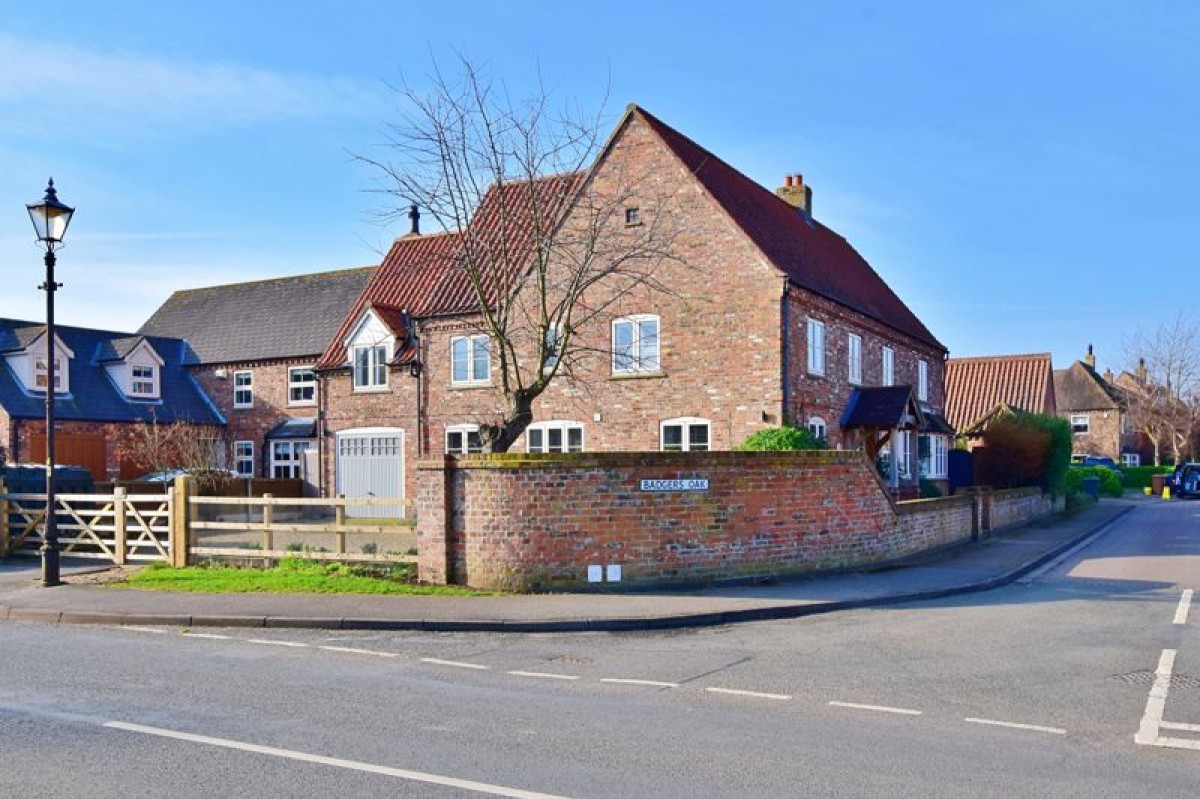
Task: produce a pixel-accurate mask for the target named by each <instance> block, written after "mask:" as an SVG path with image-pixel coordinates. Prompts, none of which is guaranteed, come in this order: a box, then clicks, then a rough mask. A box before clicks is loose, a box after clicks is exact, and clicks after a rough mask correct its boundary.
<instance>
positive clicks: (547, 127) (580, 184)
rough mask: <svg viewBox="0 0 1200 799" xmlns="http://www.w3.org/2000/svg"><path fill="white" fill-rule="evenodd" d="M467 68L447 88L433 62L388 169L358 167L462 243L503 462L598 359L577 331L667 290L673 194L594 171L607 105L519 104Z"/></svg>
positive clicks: (491, 436)
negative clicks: (493, 388)
mask: <svg viewBox="0 0 1200 799" xmlns="http://www.w3.org/2000/svg"><path fill="white" fill-rule="evenodd" d="M457 66H458V74H456V75H454V76H452V77H450V76H447V75H446V74H445V73H443V72H442V71H441V69H440V68H439V67H438V66H437V65H436V64H435V65H434V69H433V73H432V75H430V76H429V81H430V84H429V85H430V88H429V89H427V90H424V91H421V90H417V89H415V88H413V87H411V86H408V85H404V86H401V87H400V88H399V89H398V94H399V95H400V97H401V98H402V102H403V106H404V111H403V114H402V121H401V122H399V123H397V124H394V125H391V126H390V127H389V136H388V141H387V143H386V145H385V146H386V157H384V158H368V157H363V156H357V157H358V159H359V160H360V161H363V162H365V163H367V164H370V165H371V166H373V167H375V168H376V169H377V170H378V173H379V174H380V175H381V178H382V182H381V188H380V189H379V190H380V191H382V192H384V193H385V194H387V195H388V196H389V197H390V198H391V199H390V202H389V205H390V206H391V208H390V210H389V211H388V212H387V213H386V216H389V217H391V218H396V217H399V216H401V215H402V214H405V213H407V212H408V210H409V207H410V206H417V207H419V208H420V209H423V210H424V211H426V212H427V213H428V215H429V216H431V217H432V218H433V220H434V222H435V223H436V225H437V226H438V227H440V228H442V229H443V230H445V231H453V232H457V236H458V243H457V246H456V248H455V251H454V254H453V255H452V256H451V259H452V263H450V264H449V265H447V267H446V268H448V269H450V270H453V271H454V272H455V275H456V277H457V279H458V281H459V285H460V286H461V287H462V291H463V293H464V294H466V295H469V301H468V305H469V307H468V308H466V309H464V313H465V314H466V315H467V316H468V317H469V318H471V319H472V320H473V321H471V323H470V324H472V325H474V326H475V327H476V329H477V330H478V331H479V332H481V333H486V334H487V335H488V336H489V342H490V350H489V357H490V358H491V360H492V362H493V364H494V368H495V374H496V377H495V378H494V379H495V381H496V383H497V385H498V388H499V391H500V393H501V395H502V397H503V409H502V410H499V411H498V412H497V414H496V417H495V418H492V419H485V420H481V424H480V435H481V438H482V440H483V443H484V447H485V448H486V449H488V450H490V451H492V452H504V451H507V450H508V449H509V447H511V446H512V445H513V443H515V441H516V440H517V439H518V438H519V437H520V435H521V434H522V433H523V432H524V430H525V428H526V427H527V426H528V425H529V424H530V423H531V422H532V421H533V403H534V401H535V400H536V399H537V398H538V397H539V396H541V395H542V394H543V392H545V391H546V389H547V387H549V385H550V384H551V383H552V381H554V380H555V379H558V378H560V377H561V376H566V377H568V378H570V377H571V376H572V375H573V374H575V372H576V369H577V367H578V366H579V364H580V363H581V362H583V361H584V360H585V359H586V358H587V357H588V356H589V355H592V356H594V355H595V354H596V350H597V349H598V345H597V344H596V337H592V341H591V343H587V341H588V337H587V336H586V335H585V336H578V335H577V333H578V331H580V330H586V329H587V327H588V325H589V324H593V323H595V322H597V321H598V317H601V315H602V314H604V312H605V310H606V309H608V308H609V307H610V306H611V304H612V303H614V302H616V301H618V300H619V299H620V298H621V297H623V296H626V295H627V294H628V293H629V292H631V291H633V290H635V289H637V288H646V289H649V290H653V291H663V290H665V289H664V287H663V286H662V285H660V284H659V283H658V282H657V281H656V280H655V278H654V275H655V271H656V270H657V268H658V267H659V265H660V264H661V262H662V261H663V260H664V259H666V258H669V257H671V256H670V248H671V242H672V239H673V232H672V229H671V225H672V220H673V218H674V217H673V215H672V214H670V213H668V212H667V208H668V205H669V204H670V202H671V200H672V197H673V190H672V191H671V192H668V193H667V194H665V195H664V194H663V190H662V188H661V187H660V185H661V184H660V183H659V182H658V181H654V180H652V176H651V175H648V174H639V173H637V172H636V170H635V169H633V168H631V167H630V166H629V165H628V164H617V163H613V162H605V163H604V166H603V169H602V170H601V169H600V168H599V167H598V164H597V156H598V155H599V154H600V153H601V152H602V151H603V148H604V146H605V139H604V135H603V131H604V128H603V127H602V121H603V119H604V113H603V108H602V107H601V108H600V109H598V110H597V111H595V112H594V113H587V112H585V111H582V110H580V109H579V108H578V107H577V106H572V105H566V106H563V107H558V106H556V105H555V104H554V103H553V102H552V100H551V97H550V96H549V94H548V93H547V92H546V91H545V89H544V88H542V87H541V86H540V85H539V88H538V90H537V91H536V92H535V93H534V94H533V95H532V96H531V97H528V98H525V99H521V100H514V99H512V98H511V97H510V96H509V95H508V93H507V92H506V91H505V89H504V88H503V87H502V86H499V85H497V84H494V83H493V82H492V81H491V80H490V79H489V78H488V77H487V75H485V74H484V73H483V72H482V71H481V70H480V69H478V68H477V67H476V66H475V65H473V64H472V63H470V62H469V61H468V60H466V59H460V60H459V62H458V65H457ZM417 321H418V323H419V322H420V320H419V319H418V320H417Z"/></svg>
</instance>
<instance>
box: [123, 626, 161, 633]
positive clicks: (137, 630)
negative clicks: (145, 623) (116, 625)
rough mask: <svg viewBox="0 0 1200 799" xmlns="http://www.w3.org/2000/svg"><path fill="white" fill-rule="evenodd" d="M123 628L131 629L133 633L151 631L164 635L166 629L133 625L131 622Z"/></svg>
mask: <svg viewBox="0 0 1200 799" xmlns="http://www.w3.org/2000/svg"><path fill="white" fill-rule="evenodd" d="M121 629H123V630H132V631H133V632H135V633H153V634H154V635H166V634H167V631H166V630H160V629H158V628H157V627H135V626H133V625H132V624H130V625H126V626H125V627H122V628H121Z"/></svg>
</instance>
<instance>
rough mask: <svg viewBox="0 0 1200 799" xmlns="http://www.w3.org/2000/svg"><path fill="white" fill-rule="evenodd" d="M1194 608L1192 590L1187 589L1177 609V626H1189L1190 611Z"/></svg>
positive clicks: (1181, 596)
mask: <svg viewBox="0 0 1200 799" xmlns="http://www.w3.org/2000/svg"><path fill="white" fill-rule="evenodd" d="M1191 607H1192V589H1190V588H1185V589H1184V591H1183V594H1182V595H1180V597H1179V605H1178V606H1177V607H1176V608H1175V621H1174V623H1175V624H1187V618H1188V610H1189V609H1190V608H1191Z"/></svg>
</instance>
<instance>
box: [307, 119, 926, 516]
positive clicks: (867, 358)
mask: <svg viewBox="0 0 1200 799" xmlns="http://www.w3.org/2000/svg"><path fill="white" fill-rule="evenodd" d="M622 171H636V172H638V173H641V174H649V175H653V176H654V183H655V185H658V186H667V187H670V188H671V202H670V203H669V204H668V205H663V206H661V207H660V206H656V208H659V210H660V212H661V213H664V214H671V215H673V220H674V221H675V222H676V223H677V229H678V230H680V231H681V233H680V234H679V235H678V236H676V237H675V238H674V239H673V241H672V243H671V248H672V256H673V257H671V258H669V259H667V260H666V261H664V262H663V263H662V264H661V266H660V267H659V271H658V272H656V273H655V278H656V280H657V281H659V282H660V283H662V284H664V285H667V286H670V287H671V289H672V290H671V291H670V292H656V291H652V290H650V289H648V288H646V287H644V286H639V287H636V288H635V289H634V290H632V291H630V292H628V293H625V294H610V295H607V296H604V297H603V302H602V303H599V304H602V305H603V306H604V307H605V312H606V317H605V318H603V319H602V320H600V321H599V322H597V323H594V324H591V325H590V326H588V327H587V328H586V329H584V328H581V329H579V330H578V331H576V332H575V335H576V337H577V339H578V340H579V341H581V342H582V344H583V348H584V350H585V351H587V352H592V353H594V355H593V356H592V357H590V358H583V359H581V360H580V362H579V363H577V364H574V368H573V369H572V370H571V372H570V373H569V374H560V376H559V377H558V378H556V379H555V380H554V381H553V382H552V383H551V385H550V386H549V388H548V389H547V390H546V392H545V393H544V394H542V395H541V396H540V397H539V398H538V399H537V400H536V402H535V406H534V422H533V423H532V424H531V425H530V426H529V427H528V428H527V429H526V431H525V433H524V434H523V435H522V437H521V439H520V440H519V441H518V442H517V443H516V445H515V446H514V448H513V449H514V451H528V452H562V451H628V450H643V451H644V450H660V449H661V450H689V449H692V450H708V449H730V448H731V447H733V446H734V445H736V444H738V443H740V442H741V441H742V440H744V439H745V438H746V437H747V436H748V435H749V434H751V433H753V432H754V431H756V430H759V429H762V428H764V427H768V426H774V425H779V424H781V423H790V424H796V425H802V426H807V427H809V428H810V429H812V430H813V431H814V432H816V433H817V434H818V435H821V436H822V437H824V438H826V439H827V440H828V442H829V443H830V445H831V446H834V447H844V448H856V447H858V446H860V444H861V438H860V432H859V431H858V430H857V429H855V430H843V429H842V428H841V426H840V425H839V420H840V419H841V417H842V413H843V410H844V409H845V408H846V406H847V404H848V402H849V401H850V399H851V397H852V396H853V395H854V392H855V391H856V390H860V389H866V388H869V387H872V386H893V385H894V386H910V387H911V388H912V392H911V393H912V397H913V398H914V402H916V403H918V404H919V407H920V408H921V409H923V410H922V417H923V418H926V417H927V418H929V419H940V416H941V409H942V407H943V391H942V387H943V379H942V378H943V362H944V359H945V357H946V348H945V347H944V346H943V345H942V344H941V343H940V342H939V341H938V340H937V339H936V338H935V337H934V336H933V335H932V334H931V333H930V332H929V330H928V329H927V328H926V327H925V325H924V324H922V323H921V321H920V320H919V319H918V318H917V317H916V316H915V315H914V314H913V313H912V312H911V311H910V310H909V309H908V307H907V306H905V305H904V303H903V302H902V301H901V300H900V299H899V298H898V297H897V296H896V295H895V293H894V292H892V290H891V289H890V288H889V287H888V286H887V284H886V283H885V282H884V281H883V279H882V278H881V277H880V276H879V275H878V273H876V272H875V270H874V269H872V267H871V266H870V265H869V264H868V263H867V262H866V261H865V260H864V259H863V258H862V256H861V255H859V253H858V252H856V251H855V250H854V248H853V247H852V246H851V245H850V244H849V243H848V242H847V241H846V240H845V239H844V238H842V237H841V236H839V235H838V234H837V233H835V232H834V231H832V230H830V229H829V228H827V227H825V226H824V225H822V224H821V223H820V222H819V221H817V220H816V219H815V218H814V216H813V212H812V192H811V189H810V188H809V187H808V186H806V185H804V183H803V180H802V179H801V178H800V177H799V176H798V175H796V176H789V177H788V178H787V179H786V181H785V185H784V186H783V187H782V188H780V189H779V190H778V191H777V192H772V191H770V190H768V189H765V188H764V187H762V186H760V185H759V184H757V183H755V182H754V181H752V180H750V179H749V178H747V177H746V176H745V175H743V174H742V173H740V172H738V171H737V170H736V169H734V168H733V167H732V166H730V165H729V164H727V163H725V162H724V161H722V160H721V159H720V158H718V157H717V156H715V155H713V154H712V153H710V152H709V151H707V150H705V149H704V148H702V147H700V146H699V145H698V144H696V143H695V142H693V141H692V140H690V139H688V138H687V137H686V136H684V135H683V134H681V133H679V132H678V131H675V130H674V129H672V128H670V127H669V126H667V125H666V124H665V123H663V122H661V121H660V120H658V119H657V118H655V117H654V116H652V115H651V114H649V113H648V112H646V111H644V110H643V109H641V108H639V107H637V106H630V107H629V109H628V110H627V112H626V114H625V115H624V117H623V118H622V119H621V121H620V122H619V123H618V125H617V127H616V129H615V131H614V132H613V134H612V135H611V137H610V139H609V140H608V143H607V144H606V146H605V148H604V149H603V150H602V152H601V153H600V155H599V156H598V158H597V160H596V162H595V163H594V164H593V166H592V167H591V168H590V169H589V170H588V171H587V172H586V173H585V174H577V175H558V176H552V177H548V178H544V179H541V180H539V181H536V182H535V183H532V184H531V183H508V184H505V185H504V186H503V187H500V188H497V187H493V189H492V190H491V191H490V192H489V193H488V194H487V195H486V196H485V197H484V199H483V202H482V203H481V205H480V207H479V208H478V209H477V211H476V213H475V215H474V216H473V218H472V219H471V221H470V223H469V224H470V227H469V228H468V231H469V232H470V231H472V228H474V226H480V227H481V228H486V227H488V226H491V225H494V218H495V208H496V207H498V206H501V205H504V204H505V202H506V200H505V197H506V195H505V192H512V191H520V192H526V193H528V192H530V191H536V192H538V193H540V194H542V195H545V196H546V197H547V198H548V201H547V203H546V204H544V205H543V208H546V207H553V208H561V209H562V211H561V213H562V218H563V222H562V224H564V225H570V224H571V223H572V213H573V206H572V200H573V198H574V197H576V196H577V195H576V192H578V191H579V190H580V189H579V187H580V186H581V185H585V184H587V183H588V182H589V181H594V182H595V184H596V185H600V186H603V185H605V181H609V182H613V181H615V180H616V179H617V178H616V176H617V175H618V173H621V172H622ZM647 204H648V203H647ZM645 209H646V205H641V206H640V207H639V202H638V198H637V197H632V198H630V201H629V206H628V207H627V208H626V209H625V221H626V223H627V224H626V229H625V230H624V231H620V230H618V231H615V232H614V233H613V235H615V236H620V235H633V234H634V233H635V231H631V230H629V228H631V227H635V226H637V225H640V224H641V221H639V218H638V215H639V212H644V211H645ZM631 220H632V221H631ZM519 227H520V226H510V228H514V229H515V228H519ZM463 235H464V234H463V233H462V232H448V233H439V234H433V235H419V234H416V233H415V231H414V233H412V234H409V235H407V236H404V237H401V238H399V239H397V240H396V242H395V243H394V244H393V246H392V247H391V250H390V251H389V253H388V254H387V257H386V258H385V259H384V261H383V264H382V265H381V267H380V269H379V270H378V272H376V273H375V275H374V276H373V277H372V279H371V280H370V282H369V283H368V284H367V286H366V288H365V289H364V291H363V293H362V295H361V296H360V297H359V298H358V300H357V302H355V303H354V304H353V305H352V307H350V308H349V312H348V313H347V314H346V315H345V318H344V320H343V321H342V324H341V326H340V328H339V329H338V331H337V333H336V335H334V336H332V337H331V339H330V340H329V342H328V346H327V348H326V349H325V353H324V355H323V356H322V357H321V359H320V361H319V362H318V364H317V374H318V377H319V382H320V385H321V390H320V392H319V396H320V406H319V422H318V426H319V437H320V440H321V450H322V452H323V459H324V464H325V465H324V475H323V476H324V484H325V490H326V491H337V492H340V493H346V494H347V495H348V496H359V495H364V494H367V493H374V494H377V495H396V494H398V493H399V494H404V493H408V494H411V493H412V492H413V487H414V474H415V473H414V470H413V469H411V468H410V466H409V465H408V464H411V462H412V461H413V460H414V459H415V458H418V457H421V456H424V455H430V454H441V453H465V452H472V451H478V450H479V447H480V442H479V435H478V429H479V427H478V426H479V424H480V422H481V421H490V420H493V419H495V418H496V416H497V414H498V412H499V411H500V409H501V403H502V401H503V397H502V396H501V394H500V392H499V391H497V387H496V385H495V374H496V367H495V354H494V352H493V348H492V346H491V343H490V341H489V340H488V337H487V335H486V334H484V333H482V332H481V330H480V325H479V322H478V313H477V312H476V311H475V310H474V299H473V296H472V294H471V293H470V291H469V290H468V289H467V287H466V284H465V283H464V278H463V276H462V270H461V269H457V268H456V267H455V263H456V259H457V258H458V257H459V248H460V247H462V246H463V244H462V240H463ZM511 235H512V236H513V241H512V242H511V243H510V246H511V247H512V248H513V249H517V248H520V247H526V248H528V247H529V246H531V245H530V242H528V241H527V240H523V237H522V235H521V233H520V231H519V230H514V231H513V232H512V233H511ZM501 277H502V278H503V277H504V276H501ZM511 277H512V276H508V279H511ZM900 407H903V404H901V406H900ZM947 432H948V428H946V427H944V422H943V424H942V426H939V427H937V428H936V432H934V431H925V433H924V434H923V433H922V432H921V431H918V430H916V429H911V430H910V429H905V430H897V431H896V432H895V435H894V436H892V437H891V440H890V441H888V443H887V445H886V447H887V448H888V451H889V453H890V455H891V457H890V458H889V462H890V463H894V464H897V466H896V467H895V475H893V477H894V478H895V481H896V482H897V484H899V483H900V482H903V483H904V484H905V485H908V484H911V485H913V486H915V482H916V477H917V474H918V472H919V471H921V469H920V468H919V466H918V463H917V461H918V454H919V453H923V454H925V455H926V458H925V463H924V464H923V466H924V468H923V471H924V472H925V473H926V474H927V475H928V476H930V477H931V478H934V479H940V478H941V477H943V476H944V474H945V455H946V451H947V449H948V445H949V438H948V436H947ZM918 436H920V438H921V439H922V440H923V446H918V443H917V442H918ZM898 487H899V485H898ZM914 490H915V488H914Z"/></svg>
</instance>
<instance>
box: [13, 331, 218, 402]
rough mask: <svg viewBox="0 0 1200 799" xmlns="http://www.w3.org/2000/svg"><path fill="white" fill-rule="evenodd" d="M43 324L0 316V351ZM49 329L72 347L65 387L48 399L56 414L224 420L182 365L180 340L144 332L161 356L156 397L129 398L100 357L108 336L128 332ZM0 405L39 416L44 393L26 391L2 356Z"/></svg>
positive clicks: (184, 351) (110, 347)
mask: <svg viewBox="0 0 1200 799" xmlns="http://www.w3.org/2000/svg"><path fill="white" fill-rule="evenodd" d="M45 330H46V326H45V325H44V324H40V323H37V322H23V321H19V320H15V319H0V352H12V351H16V350H20V349H24V348H25V346H27V345H28V344H29V343H31V342H33V341H34V340H36V339H37V338H38V337H39V336H41V335H42V334H43V333H44V332H45ZM55 332H56V334H57V335H58V338H59V340H60V341H62V343H63V344H65V345H66V346H67V347H68V348H70V350H71V351H72V352H74V353H75V357H74V358H72V359H71V361H70V364H69V366H68V386H69V388H70V392H69V393H67V394H60V395H58V398H57V400H56V401H55V404H54V408H55V415H56V418H58V419H61V420H71V421H92V422H135V421H150V420H151V419H156V420H157V421H159V422H176V421H182V422H192V423H195V424H210V425H224V424H225V420H224V419H223V418H222V417H221V415H220V413H218V412H217V410H216V408H214V407H213V406H212V404H211V403H210V402H209V400H208V398H207V397H205V395H204V393H203V392H202V391H201V390H200V387H199V385H197V384H196V382H195V380H193V379H192V376H191V375H190V374H189V373H188V371H187V370H186V369H185V368H184V363H185V361H186V360H187V358H188V357H189V350H188V346H187V343H186V342H184V341H181V340H180V339H177V338H164V337H161V336H146V337H145V339H146V341H147V343H148V344H149V345H150V346H151V347H153V348H154V351H155V352H156V353H158V357H160V358H162V359H163V362H164V363H163V366H162V369H161V370H160V399H157V400H129V399H127V398H126V396H125V395H124V394H123V393H122V391H121V390H120V389H119V388H118V387H117V385H116V384H115V383H114V382H113V381H112V379H111V378H110V377H109V376H108V371H107V370H106V369H105V368H104V362H103V361H102V358H103V357H104V356H105V354H106V353H111V352H114V351H115V350H116V347H114V344H113V342H121V341H122V340H123V339H126V338H129V337H130V334H129V333H115V332H112V331H107V330H91V329H87V328H80V327H68V326H64V325H56V329H55ZM133 338H134V339H135V341H140V340H141V339H142V337H141V336H135V337H133ZM22 342H24V344H22ZM120 346H125V345H124V344H123V343H122V344H121V345H120ZM39 349H40V347H39ZM127 351H128V350H127ZM0 407H2V408H4V410H5V411H6V412H7V413H8V415H9V416H10V417H13V418H17V419H41V418H44V417H45V414H46V400H45V395H44V394H41V393H37V394H34V393H30V392H27V391H26V390H25V388H24V386H23V385H22V383H21V381H20V380H19V379H18V378H17V376H16V375H15V374H14V373H13V370H12V368H11V367H10V366H9V365H8V362H7V360H5V359H0Z"/></svg>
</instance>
